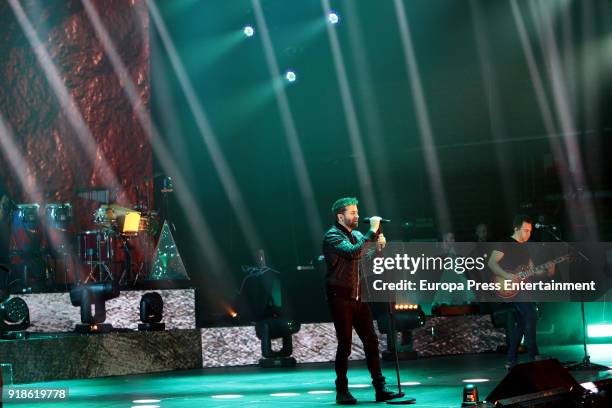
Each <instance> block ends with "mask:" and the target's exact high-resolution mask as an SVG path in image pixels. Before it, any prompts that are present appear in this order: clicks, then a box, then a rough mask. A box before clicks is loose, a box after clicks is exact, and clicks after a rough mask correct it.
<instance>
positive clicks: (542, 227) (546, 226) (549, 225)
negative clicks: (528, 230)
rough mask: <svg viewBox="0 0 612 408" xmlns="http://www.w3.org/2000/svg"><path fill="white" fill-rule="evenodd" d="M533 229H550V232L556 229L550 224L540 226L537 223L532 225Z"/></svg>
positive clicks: (540, 224)
mask: <svg viewBox="0 0 612 408" xmlns="http://www.w3.org/2000/svg"><path fill="white" fill-rule="evenodd" d="M534 227H535V228H536V229H545V228H550V229H552V230H556V229H557V227H555V226H554V225H552V224H542V223H539V222H536V223H535V225H534Z"/></svg>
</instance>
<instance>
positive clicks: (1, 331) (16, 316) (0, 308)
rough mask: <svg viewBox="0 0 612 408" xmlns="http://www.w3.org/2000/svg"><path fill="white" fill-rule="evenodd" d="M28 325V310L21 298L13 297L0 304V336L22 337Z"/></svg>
mask: <svg viewBox="0 0 612 408" xmlns="http://www.w3.org/2000/svg"><path fill="white" fill-rule="evenodd" d="M28 327H30V310H29V309H28V305H27V303H26V302H25V300H23V299H22V298H19V297H13V298H10V299H8V300H5V301H4V302H2V304H0V338H3V339H23V338H26V337H27V333H26V332H25V330H27V328H28Z"/></svg>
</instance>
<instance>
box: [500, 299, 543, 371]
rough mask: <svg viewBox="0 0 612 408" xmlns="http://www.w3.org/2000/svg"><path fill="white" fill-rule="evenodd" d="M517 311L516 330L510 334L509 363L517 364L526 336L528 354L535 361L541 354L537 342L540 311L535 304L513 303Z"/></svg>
mask: <svg viewBox="0 0 612 408" xmlns="http://www.w3.org/2000/svg"><path fill="white" fill-rule="evenodd" d="M513 305H514V309H515V311H516V320H515V323H514V330H513V331H512V333H508V334H507V335H509V336H510V344H509V347H508V362H509V363H511V364H516V359H517V356H516V355H517V352H518V347H519V344H520V342H521V339H522V338H523V334H524V335H525V343H527V352H528V353H529V359H530V360H533V359H535V356H537V355H538V354H540V353H539V351H538V343H537V341H536V324H537V322H538V309H537V307H536V304H535V303H518V302H517V303H513Z"/></svg>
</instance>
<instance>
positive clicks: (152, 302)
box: [138, 292, 166, 331]
mask: <svg viewBox="0 0 612 408" xmlns="http://www.w3.org/2000/svg"><path fill="white" fill-rule="evenodd" d="M163 315H164V300H163V299H162V297H161V295H160V294H159V293H157V292H149V293H145V294H144V295H142V297H141V298H140V321H141V322H142V323H140V324H138V330H141V331H161V330H165V329H166V324H165V323H160V322H161V320H162V318H163Z"/></svg>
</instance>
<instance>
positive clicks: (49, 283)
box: [9, 203, 159, 293]
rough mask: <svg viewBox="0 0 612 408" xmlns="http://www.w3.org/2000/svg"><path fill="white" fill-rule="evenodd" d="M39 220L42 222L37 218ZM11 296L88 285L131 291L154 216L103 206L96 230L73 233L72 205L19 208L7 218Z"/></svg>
mask: <svg viewBox="0 0 612 408" xmlns="http://www.w3.org/2000/svg"><path fill="white" fill-rule="evenodd" d="M41 215H42V216H41ZM10 220H11V230H10V260H11V269H12V272H11V278H10V279H9V281H10V283H9V290H10V291H12V292H13V293H16V292H31V291H32V290H35V291H46V290H47V291H51V290H56V289H58V287H62V288H65V289H68V288H69V286H72V285H79V284H83V283H88V282H105V281H118V283H119V285H120V286H123V287H124V288H126V287H131V286H134V285H136V282H137V281H138V279H139V278H140V277H141V276H144V274H145V273H146V272H147V270H146V269H147V265H148V264H147V262H145V260H146V257H147V255H148V254H149V252H148V251H150V249H151V245H152V242H153V236H154V235H155V234H156V233H157V229H158V227H159V219H158V215H157V213H156V212H155V211H136V210H133V209H130V208H126V207H122V206H119V205H117V204H109V205H102V206H100V207H99V208H98V209H96V210H95V211H94V213H93V215H92V221H93V225H94V226H95V227H94V229H91V230H85V231H80V232H77V231H76V228H75V223H74V216H73V208H72V205H71V204H70V203H48V204H46V205H45V206H44V212H42V211H41V206H40V205H39V204H18V205H16V206H15V208H14V209H13V211H12V212H11V217H10Z"/></svg>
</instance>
